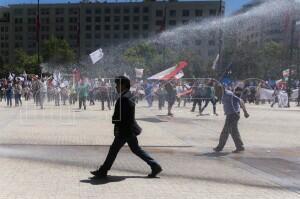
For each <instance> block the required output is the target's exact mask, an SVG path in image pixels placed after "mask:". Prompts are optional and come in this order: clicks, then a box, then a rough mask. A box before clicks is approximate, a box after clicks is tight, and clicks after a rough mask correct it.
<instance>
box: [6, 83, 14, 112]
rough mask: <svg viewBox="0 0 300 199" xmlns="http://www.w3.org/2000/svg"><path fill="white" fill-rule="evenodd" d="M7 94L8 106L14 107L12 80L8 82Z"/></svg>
mask: <svg viewBox="0 0 300 199" xmlns="http://www.w3.org/2000/svg"><path fill="white" fill-rule="evenodd" d="M5 95H6V102H7V106H9V107H12V97H13V85H12V83H11V82H10V81H9V82H8V84H7V88H6V93H5Z"/></svg>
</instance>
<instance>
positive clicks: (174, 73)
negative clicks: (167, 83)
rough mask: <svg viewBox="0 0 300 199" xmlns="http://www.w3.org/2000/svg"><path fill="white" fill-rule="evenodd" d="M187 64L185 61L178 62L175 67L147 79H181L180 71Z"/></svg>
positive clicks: (181, 73)
mask: <svg viewBox="0 0 300 199" xmlns="http://www.w3.org/2000/svg"><path fill="white" fill-rule="evenodd" d="M187 65H188V63H187V62H186V61H180V62H179V63H178V64H176V65H175V66H173V67H171V68H168V69H166V70H164V71H162V72H160V73H157V74H155V75H153V76H151V77H149V78H148V79H149V80H170V79H172V78H176V79H180V78H181V77H183V75H184V74H183V72H182V69H184V68H185V67H186V66H187Z"/></svg>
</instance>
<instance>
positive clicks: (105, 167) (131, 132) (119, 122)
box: [91, 76, 162, 179]
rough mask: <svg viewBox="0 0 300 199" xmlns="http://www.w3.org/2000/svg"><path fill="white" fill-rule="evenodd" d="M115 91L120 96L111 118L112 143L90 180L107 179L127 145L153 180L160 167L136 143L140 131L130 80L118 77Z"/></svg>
mask: <svg viewBox="0 0 300 199" xmlns="http://www.w3.org/2000/svg"><path fill="white" fill-rule="evenodd" d="M115 83H116V90H117V92H118V93H119V94H120V97H119V98H118V99H117V102H116V105H115V111H114V114H113V116H112V123H113V124H114V125H115V126H114V136H115V138H114V141H113V143H112V145H111V146H110V148H109V152H108V155H107V157H106V159H105V161H104V163H103V164H102V165H101V166H100V168H99V169H97V170H95V171H91V174H92V175H94V177H93V178H92V179H99V178H105V177H107V172H108V171H109V170H110V169H111V167H112V165H113V163H114V161H115V159H116V157H117V155H118V153H119V151H120V149H121V148H122V147H123V146H124V145H125V143H127V144H128V146H129V148H130V149H131V151H132V152H133V153H134V154H135V155H137V156H138V157H139V158H141V159H142V160H144V161H145V162H146V163H147V164H148V165H149V166H150V167H151V170H152V172H151V173H150V174H149V175H148V177H151V178H154V177H156V176H157V174H159V173H160V172H161V171H162V168H161V166H160V165H159V164H158V163H157V162H156V161H155V160H154V159H153V158H152V157H151V156H150V155H148V153H147V152H146V151H144V150H143V149H142V148H141V147H140V146H139V143H138V139H137V136H138V135H139V134H140V133H141V131H142V129H141V127H140V126H139V125H138V124H137V122H136V120H135V103H134V101H133V100H132V97H133V96H132V94H131V93H130V80H129V79H128V78H127V77H125V76H118V77H116V79H115Z"/></svg>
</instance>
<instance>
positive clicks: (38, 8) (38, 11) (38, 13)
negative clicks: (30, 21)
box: [36, 0, 42, 78]
mask: <svg viewBox="0 0 300 199" xmlns="http://www.w3.org/2000/svg"><path fill="white" fill-rule="evenodd" d="M36 20H37V22H36V23H37V26H36V28H37V30H36V31H37V35H36V37H37V54H38V65H39V67H40V64H41V60H40V0H38V1H37V19H36ZM41 78H42V70H41Z"/></svg>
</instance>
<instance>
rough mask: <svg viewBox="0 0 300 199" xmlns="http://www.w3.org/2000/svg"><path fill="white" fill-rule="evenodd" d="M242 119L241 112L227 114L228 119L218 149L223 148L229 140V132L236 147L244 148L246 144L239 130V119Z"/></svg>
mask: <svg viewBox="0 0 300 199" xmlns="http://www.w3.org/2000/svg"><path fill="white" fill-rule="evenodd" d="M239 119H240V114H239V113H233V114H229V115H227V116H226V121H225V125H224V128H223V130H222V133H221V135H220V139H219V145H218V146H217V148H218V149H220V150H222V149H223V148H224V146H225V144H226V142H227V139H228V136H229V134H230V135H231V137H232V139H233V141H234V144H235V147H236V148H237V149H240V148H243V146H244V144H243V141H242V139H241V136H240V132H239V130H238V121H239Z"/></svg>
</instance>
